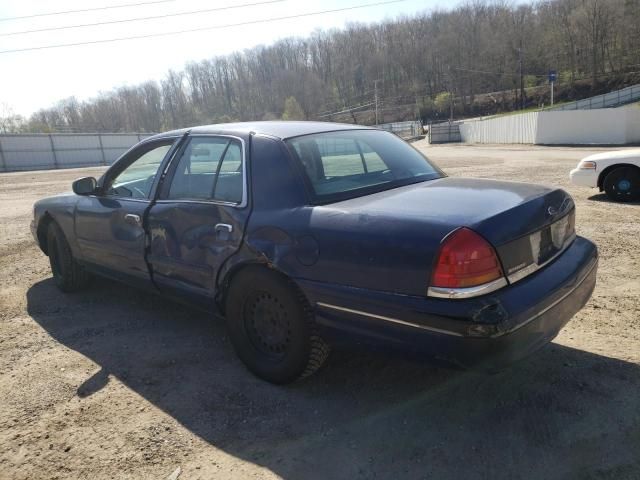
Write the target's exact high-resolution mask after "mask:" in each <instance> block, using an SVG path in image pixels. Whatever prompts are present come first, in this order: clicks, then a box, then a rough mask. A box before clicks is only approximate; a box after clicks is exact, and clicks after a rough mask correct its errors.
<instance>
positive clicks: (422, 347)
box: [298, 237, 598, 369]
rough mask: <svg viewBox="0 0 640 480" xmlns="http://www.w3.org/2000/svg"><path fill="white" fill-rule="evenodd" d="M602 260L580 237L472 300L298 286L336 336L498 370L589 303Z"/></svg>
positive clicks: (539, 344) (320, 320) (306, 284)
mask: <svg viewBox="0 0 640 480" xmlns="http://www.w3.org/2000/svg"><path fill="white" fill-rule="evenodd" d="M597 263H598V254H597V249H596V247H595V245H594V244H593V243H591V242H590V241H588V240H586V239H584V238H581V237H577V238H576V240H575V241H574V242H573V244H572V245H571V246H570V247H569V248H568V249H567V250H566V251H565V252H564V253H563V254H562V255H561V256H560V257H559V258H558V259H556V260H555V261H553V262H552V263H551V264H549V265H548V266H546V267H545V268H543V269H541V270H540V271H538V272H536V273H534V274H532V275H530V276H529V277H527V278H525V279H523V280H521V281H519V282H517V283H516V284H513V285H510V286H507V287H505V288H503V289H501V290H498V291H496V292H493V293H491V294H489V295H485V296H483V297H477V298H473V299H466V300H447V299H432V298H428V297H415V296H407V295H399V294H392V293H383V292H374V291H371V290H363V289H357V288H350V287H344V286H337V285H328V284H319V283H315V282H309V281H299V282H298V283H299V284H300V286H301V287H302V289H303V290H304V292H305V294H306V295H307V297H308V298H309V300H310V301H311V302H312V303H313V304H314V305H315V306H316V319H317V322H318V323H319V324H320V325H321V326H322V327H324V328H325V329H326V332H327V333H328V334H329V335H331V336H334V337H335V335H336V334H337V335H338V338H341V339H342V338H344V337H345V336H349V337H356V338H357V339H359V340H365V341H366V342H367V343H375V344H378V345H384V346H389V347H394V348H396V349H398V348H399V349H401V350H403V351H408V352H412V353H414V354H415V353H418V354H421V355H427V356H430V357H433V358H435V359H438V360H440V361H444V362H446V363H449V364H454V365H457V366H460V367H464V368H471V367H481V368H488V369H499V368H502V367H504V366H505V365H508V364H510V363H513V362H514V361H517V360H519V359H521V358H523V357H526V356H528V355H529V354H531V353H532V352H534V351H536V350H537V349H539V348H540V347H542V346H543V345H545V344H547V343H548V342H550V341H551V340H552V339H553V338H554V337H555V336H556V335H557V334H558V332H559V331H560V330H561V329H562V327H564V326H565V325H566V323H567V322H568V321H569V320H570V319H571V318H572V317H573V316H574V315H575V314H576V313H577V312H578V311H579V310H580V309H581V308H582V307H583V306H584V305H585V304H586V302H587V301H588V300H589V298H590V296H591V293H592V292H593V289H594V287H595V282H596V273H597ZM345 334H348V335H345Z"/></svg>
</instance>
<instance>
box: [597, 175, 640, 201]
mask: <svg viewBox="0 0 640 480" xmlns="http://www.w3.org/2000/svg"><path fill="white" fill-rule="evenodd" d="M603 185H604V191H605V193H606V194H607V197H609V198H610V199H611V200H614V201H617V202H630V201H632V200H636V199H638V198H640V169H638V168H635V167H618V168H616V169H615V170H612V171H611V172H609V173H608V174H607V176H606V177H605V179H604V183H603Z"/></svg>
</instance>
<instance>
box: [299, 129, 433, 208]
mask: <svg viewBox="0 0 640 480" xmlns="http://www.w3.org/2000/svg"><path fill="white" fill-rule="evenodd" d="M287 144H288V145H289V147H290V150H292V152H293V154H294V156H295V157H296V159H297V160H298V161H299V162H300V164H301V165H302V166H303V170H304V172H305V174H306V176H307V178H308V180H309V183H310V185H311V187H312V189H313V194H314V195H315V197H316V201H320V202H328V201H333V200H340V199H343V198H352V197H356V196H360V195H366V194H369V193H374V192H376V191H381V190H387V189H389V188H395V187H399V186H403V185H408V184H411V183H417V182H424V181H426V180H432V179H434V178H440V177H442V176H444V175H443V173H442V172H441V171H440V170H439V169H438V168H437V167H435V166H434V165H432V164H431V163H429V160H427V158H426V157H425V156H423V155H422V154H421V153H420V152H418V151H417V150H416V149H414V148H413V147H411V146H410V145H409V144H407V143H406V142H404V141H403V140H401V139H399V138H398V137H397V136H395V135H394V134H392V133H389V132H383V131H380V130H349V131H339V132H328V133H319V134H315V135H305V136H302V137H296V138H292V139H289V140H287Z"/></svg>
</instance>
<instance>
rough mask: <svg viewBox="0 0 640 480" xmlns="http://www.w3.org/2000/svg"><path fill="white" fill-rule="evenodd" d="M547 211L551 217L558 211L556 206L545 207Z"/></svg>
mask: <svg viewBox="0 0 640 480" xmlns="http://www.w3.org/2000/svg"><path fill="white" fill-rule="evenodd" d="M547 213H548V214H549V216H550V217H553V216H554V215H555V214H556V213H558V209H557V208H556V207H549V208H547Z"/></svg>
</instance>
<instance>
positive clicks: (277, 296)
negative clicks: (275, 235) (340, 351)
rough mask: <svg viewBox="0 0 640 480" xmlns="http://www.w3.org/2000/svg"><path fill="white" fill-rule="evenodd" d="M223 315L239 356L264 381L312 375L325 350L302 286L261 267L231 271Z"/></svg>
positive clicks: (289, 380) (322, 360) (324, 344)
mask: <svg viewBox="0 0 640 480" xmlns="http://www.w3.org/2000/svg"><path fill="white" fill-rule="evenodd" d="M226 317H227V325H228V328H229V334H230V337H231V341H232V343H233V346H234V347H235V349H236V352H237V353H238V356H239V357H240V359H241V360H242V361H243V362H244V364H245V365H246V366H247V368H249V370H251V371H252V372H253V373H254V374H255V375H256V376H258V377H260V378H262V379H264V380H267V381H268V382H272V383H278V384H282V383H289V382H292V381H294V380H297V379H299V378H303V377H306V376H308V375H311V374H312V373H314V372H315V371H316V370H317V369H318V368H320V367H321V366H322V364H323V363H324V361H325V360H326V358H327V357H328V355H329V346H328V345H327V344H326V343H325V342H324V340H323V339H322V338H321V337H320V336H319V335H318V333H317V331H316V330H317V328H316V325H315V322H314V319H313V312H312V310H311V307H310V306H309V304H308V302H307V300H306V298H305V297H304V295H303V294H302V292H300V291H299V289H298V288H297V286H296V285H295V284H293V282H291V281H290V280H288V279H287V278H285V277H283V276H282V275H279V274H277V273H275V272H271V271H269V270H266V269H264V268H263V267H257V268H254V267H251V268H248V269H246V270H243V271H242V272H240V273H239V274H238V275H237V276H236V277H234V279H233V282H232V284H231V287H230V289H229V293H228V295H227V301H226Z"/></svg>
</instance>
